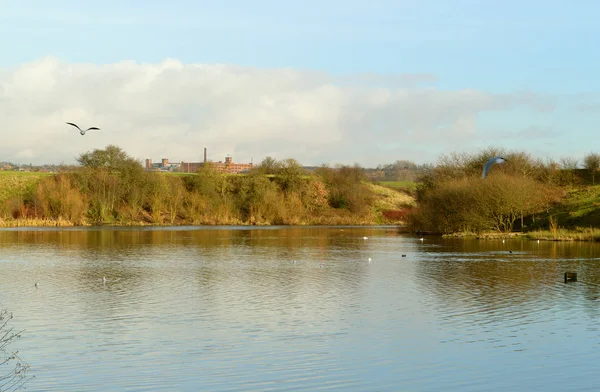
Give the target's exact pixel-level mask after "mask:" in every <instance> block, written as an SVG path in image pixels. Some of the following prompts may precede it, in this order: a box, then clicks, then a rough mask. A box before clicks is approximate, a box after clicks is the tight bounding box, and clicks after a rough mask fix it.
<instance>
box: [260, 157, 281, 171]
mask: <svg viewBox="0 0 600 392" xmlns="http://www.w3.org/2000/svg"><path fill="white" fill-rule="evenodd" d="M280 169H281V162H279V161H277V159H275V158H272V157H266V158H265V159H263V160H262V162H261V163H259V164H258V165H257V166H255V167H254V170H255V171H256V172H258V173H261V174H277V173H278V172H279V170H280Z"/></svg>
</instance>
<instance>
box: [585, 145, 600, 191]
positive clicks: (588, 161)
mask: <svg viewBox="0 0 600 392" xmlns="http://www.w3.org/2000/svg"><path fill="white" fill-rule="evenodd" d="M583 166H584V167H585V168H586V169H587V170H589V172H590V174H591V175H592V184H596V171H597V170H598V169H599V168H600V154H595V153H593V152H590V153H589V154H588V155H586V156H585V157H584V158H583Z"/></svg>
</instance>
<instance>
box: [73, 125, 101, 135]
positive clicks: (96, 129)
mask: <svg viewBox="0 0 600 392" xmlns="http://www.w3.org/2000/svg"><path fill="white" fill-rule="evenodd" d="M67 124H69V125H72V126H74V127H75V128H77V129H79V133H80V134H81V135H85V133H86V132H87V131H99V130H100V128H96V127H90V128H88V129H86V130H85V131H84V130H83V129H81V128H79V125H77V124H73V123H70V122H68V123H67Z"/></svg>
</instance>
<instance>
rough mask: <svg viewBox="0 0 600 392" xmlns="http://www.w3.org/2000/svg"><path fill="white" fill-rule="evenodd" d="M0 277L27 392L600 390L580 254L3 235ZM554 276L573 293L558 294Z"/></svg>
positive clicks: (337, 232)
mask: <svg viewBox="0 0 600 392" xmlns="http://www.w3.org/2000/svg"><path fill="white" fill-rule="evenodd" d="M364 236H366V237H368V239H366V240H365V239H364V238H363V237H364ZM509 251H512V253H509ZM402 254H405V255H406V257H402ZM369 258H370V259H371V261H369ZM0 268H1V274H0V287H1V290H0V307H1V308H3V309H7V310H9V311H11V312H13V314H14V319H13V321H12V323H11V324H12V325H13V326H14V327H15V328H17V329H21V328H24V329H26V331H25V332H24V333H23V337H22V338H21V339H20V340H18V341H17V342H16V343H15V344H13V345H12V346H11V348H13V349H18V350H19V351H20V354H21V356H22V358H23V359H24V360H25V361H27V362H28V363H29V364H31V365H32V369H31V371H32V374H34V375H35V376H36V378H35V379H33V380H32V381H30V382H29V383H28V384H27V385H28V388H27V389H28V390H30V391H200V390H204V391H288V390H290V391H291V390H293V391H315V390H325V389H328V390H340V391H401V390H402V391H507V390H510V391H514V390H521V391H553V390H560V391H562V390H569V391H574V390H577V391H583V390H597V389H598V387H599V385H600V373H598V371H597V368H596V366H597V364H598V361H599V360H600V350H599V348H600V347H599V345H600V317H599V316H600V301H599V299H600V245H596V244H592V243H549V242H541V243H537V242H535V241H522V240H507V241H506V242H505V243H504V244H503V243H502V241H500V240H487V241H477V240H463V239H442V238H439V237H425V239H424V241H420V240H419V238H417V237H415V236H411V235H398V234H396V232H395V230H394V228H352V227H344V228H339V227H335V228H323V227H321V228H315V227H312V228H310V227H309V228H297V227H287V228H282V227H275V228H264V229H263V228H252V229H248V228H246V227H243V228H242V227H240V228H235V227H234V228H232V227H217V228H215V227H212V228H192V227H188V228H186V227H177V228H151V229H138V228H132V229H120V228H119V229H114V228H107V229H35V230H34V229H18V230H16V229H13V230H0ZM567 270H568V271H576V272H577V273H578V278H579V282H576V283H569V284H565V283H563V274H564V272H565V271H567ZM103 277H106V279H107V281H106V283H104V282H103V279H102V278H103ZM36 282H38V284H39V286H38V288H36V287H35V286H34V284H35V283H36Z"/></svg>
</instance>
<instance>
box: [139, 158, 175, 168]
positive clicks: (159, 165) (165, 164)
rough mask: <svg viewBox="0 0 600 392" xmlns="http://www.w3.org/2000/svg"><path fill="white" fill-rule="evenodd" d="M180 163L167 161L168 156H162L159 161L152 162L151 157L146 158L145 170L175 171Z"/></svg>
mask: <svg viewBox="0 0 600 392" xmlns="http://www.w3.org/2000/svg"><path fill="white" fill-rule="evenodd" d="M180 166H181V164H179V163H169V159H168V158H163V159H162V160H161V161H160V163H152V159H146V165H145V167H146V170H155V171H177V170H179V168H180Z"/></svg>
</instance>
